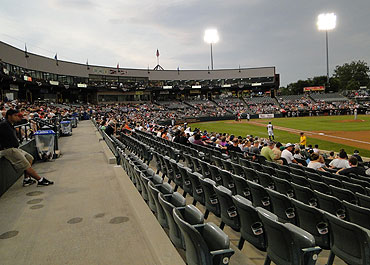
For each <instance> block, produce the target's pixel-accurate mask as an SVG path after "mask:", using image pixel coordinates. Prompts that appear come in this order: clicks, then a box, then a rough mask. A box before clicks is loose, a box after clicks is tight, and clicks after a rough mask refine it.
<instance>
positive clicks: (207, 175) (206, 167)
mask: <svg viewBox="0 0 370 265" xmlns="http://www.w3.org/2000/svg"><path fill="white" fill-rule="evenodd" d="M209 165H210V164H209V163H207V162H205V161H200V167H201V169H202V175H203V177H204V178H210V176H211V172H209Z"/></svg>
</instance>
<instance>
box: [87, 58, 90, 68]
mask: <svg viewBox="0 0 370 265" xmlns="http://www.w3.org/2000/svg"><path fill="white" fill-rule="evenodd" d="M86 67H87V70H89V69H90V67H89V59H87V60H86Z"/></svg>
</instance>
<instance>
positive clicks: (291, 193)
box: [286, 190, 294, 198]
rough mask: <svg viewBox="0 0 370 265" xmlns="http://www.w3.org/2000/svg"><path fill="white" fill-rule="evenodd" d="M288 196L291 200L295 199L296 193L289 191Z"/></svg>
mask: <svg viewBox="0 0 370 265" xmlns="http://www.w3.org/2000/svg"><path fill="white" fill-rule="evenodd" d="M286 195H287V196H288V197H289V198H293V197H294V192H293V191H292V190H288V191H287V193H286Z"/></svg>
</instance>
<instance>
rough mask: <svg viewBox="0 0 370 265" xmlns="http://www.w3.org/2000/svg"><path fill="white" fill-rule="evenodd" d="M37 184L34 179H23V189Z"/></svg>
mask: <svg viewBox="0 0 370 265" xmlns="http://www.w3.org/2000/svg"><path fill="white" fill-rule="evenodd" d="M35 183H36V180H34V179H31V178H25V179H23V187H27V186H30V185H32V184H35Z"/></svg>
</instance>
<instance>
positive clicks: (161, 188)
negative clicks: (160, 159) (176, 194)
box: [148, 181, 173, 228]
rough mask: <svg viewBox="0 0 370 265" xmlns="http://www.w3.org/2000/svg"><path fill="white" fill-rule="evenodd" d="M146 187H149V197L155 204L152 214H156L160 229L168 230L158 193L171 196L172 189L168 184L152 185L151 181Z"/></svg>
mask: <svg viewBox="0 0 370 265" xmlns="http://www.w3.org/2000/svg"><path fill="white" fill-rule="evenodd" d="M148 187H149V191H150V193H151V195H152V196H153V201H154V203H155V208H156V210H155V211H154V212H155V213H156V216H157V219H158V222H159V223H160V225H161V226H162V227H164V228H168V223H167V217H166V214H165V213H164V211H163V208H162V206H161V205H160V203H159V200H158V193H163V194H172V193H173V189H172V187H171V185H170V184H168V183H163V184H157V185H154V183H153V182H152V181H149V183H148Z"/></svg>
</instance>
